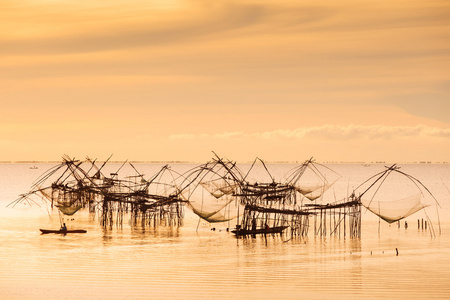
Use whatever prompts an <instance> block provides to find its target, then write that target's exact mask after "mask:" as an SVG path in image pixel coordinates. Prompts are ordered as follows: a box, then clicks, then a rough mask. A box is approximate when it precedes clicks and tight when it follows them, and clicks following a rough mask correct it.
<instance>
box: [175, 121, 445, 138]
mask: <svg viewBox="0 0 450 300" xmlns="http://www.w3.org/2000/svg"><path fill="white" fill-rule="evenodd" d="M418 137H433V138H449V137H450V128H438V127H429V126H424V125H417V126H384V125H372V126H364V125H353V124H352V125H348V126H341V125H330V124H327V125H323V126H316V127H301V128H296V129H293V130H289V129H278V130H273V131H266V132H257V133H245V132H242V131H238V132H223V133H216V134H205V133H203V134H197V135H196V134H174V135H170V136H169V139H170V140H180V139H198V138H200V139H204V138H207V139H211V138H213V139H235V138H259V139H266V140H267V139H302V138H311V139H326V140H355V139H370V140H372V139H383V140H390V139H399V138H418Z"/></svg>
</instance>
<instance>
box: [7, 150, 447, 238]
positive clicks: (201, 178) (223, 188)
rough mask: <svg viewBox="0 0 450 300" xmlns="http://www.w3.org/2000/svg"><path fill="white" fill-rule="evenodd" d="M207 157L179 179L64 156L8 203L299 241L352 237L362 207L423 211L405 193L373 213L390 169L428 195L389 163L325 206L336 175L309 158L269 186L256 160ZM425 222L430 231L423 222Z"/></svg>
mask: <svg viewBox="0 0 450 300" xmlns="http://www.w3.org/2000/svg"><path fill="white" fill-rule="evenodd" d="M214 155H215V157H214V158H213V159H212V161H209V162H207V163H205V164H201V165H198V166H195V167H194V168H192V169H191V170H189V171H187V172H185V173H184V174H179V173H177V172H175V171H173V170H172V169H171V168H170V167H169V166H168V165H165V166H163V167H161V169H160V170H159V171H158V172H156V174H154V175H153V176H151V177H150V178H148V179H146V178H145V177H144V175H143V174H141V173H140V172H139V171H138V170H137V169H136V168H135V166H134V165H133V164H131V163H129V162H127V161H125V162H124V163H123V164H122V165H121V166H120V168H118V170H116V171H115V172H111V173H109V175H108V176H107V175H105V174H104V173H105V172H104V169H105V168H104V167H105V165H106V164H107V163H108V161H109V160H110V158H111V157H109V158H108V159H107V160H106V161H105V162H103V163H102V164H101V165H100V164H98V163H96V160H91V159H89V158H87V159H86V160H85V161H79V160H75V159H72V158H70V157H69V156H67V155H65V156H64V157H63V161H62V163H61V164H59V165H57V166H55V167H53V168H51V169H50V170H48V171H47V172H46V173H44V174H43V175H41V177H40V178H38V179H37V181H36V182H35V183H34V184H33V185H32V189H31V191H30V192H28V193H26V194H22V195H20V197H19V198H18V199H17V200H16V201H14V202H13V203H11V204H12V205H16V204H17V203H19V202H23V201H27V202H34V200H33V199H32V196H34V195H38V194H39V195H40V196H41V197H42V198H43V199H45V200H46V201H48V202H50V205H51V207H52V208H53V207H56V208H57V209H58V210H59V211H60V212H61V213H62V214H63V215H69V216H70V215H73V214H75V213H76V212H77V211H78V210H80V209H88V210H89V212H90V213H91V214H92V216H93V218H95V217H97V218H98V221H99V223H100V225H101V226H103V227H112V226H113V225H116V226H122V225H123V222H124V221H126V217H127V216H128V217H129V219H128V220H129V224H130V225H131V226H142V227H158V226H174V227H178V226H182V225H183V217H184V206H187V207H188V208H189V209H191V210H192V211H193V212H194V213H195V214H197V215H198V216H199V223H200V218H201V219H203V220H206V221H207V222H210V223H215V222H228V223H230V222H235V224H236V226H235V229H234V230H232V232H233V233H235V234H236V236H255V235H256V234H264V235H267V234H286V235H290V236H291V237H299V238H304V237H307V236H308V234H309V233H310V232H312V233H313V234H314V235H315V236H319V237H326V236H336V237H344V238H346V237H349V238H352V239H359V238H361V230H362V228H361V227H362V226H361V215H362V214H361V207H362V206H365V207H366V208H368V209H369V210H370V211H372V212H373V213H375V214H377V215H378V216H379V217H380V218H382V219H383V220H385V221H387V222H389V223H391V222H394V221H398V220H400V219H402V218H404V217H406V216H408V215H410V214H412V213H414V212H415V211H418V210H420V209H422V208H424V207H425V205H423V204H422V203H421V202H420V197H418V196H415V195H413V196H410V197H407V198H404V199H400V200H399V201H400V202H399V203H401V204H402V205H404V211H405V213H403V214H399V215H393V214H392V212H391V211H389V208H386V207H384V206H383V209H381V204H380V203H381V202H376V201H374V197H375V195H376V194H377V193H378V192H379V190H380V184H382V183H384V181H385V180H386V178H387V177H388V176H389V174H391V173H392V172H395V173H398V174H401V175H403V176H405V177H406V178H407V179H409V180H411V181H412V182H413V183H414V184H415V186H416V187H418V188H422V189H424V190H425V191H426V192H428V193H429V194H431V193H430V192H429V190H428V189H427V188H426V187H425V186H423V184H422V183H421V182H420V181H418V180H417V179H415V178H413V177H412V176H410V175H408V174H406V173H404V172H402V171H400V170H399V167H398V166H396V165H395V164H394V165H392V166H390V167H386V170H385V171H384V172H380V173H378V174H376V175H374V176H372V177H371V178H369V179H368V180H366V181H365V182H363V183H362V184H361V185H360V186H358V187H357V188H356V189H355V190H354V191H353V192H352V194H351V195H350V196H348V197H346V198H344V199H341V200H338V201H336V200H334V201H332V202H327V201H325V200H324V198H323V195H324V193H325V192H326V191H327V190H328V189H329V188H330V187H331V186H332V185H333V184H334V183H335V182H336V181H337V180H338V179H339V178H340V175H339V174H337V173H336V172H334V171H333V170H331V169H330V168H328V167H326V166H324V165H321V164H318V163H316V162H315V161H314V160H313V159H312V158H311V159H309V160H307V161H305V162H304V163H302V164H300V165H298V166H296V167H295V168H293V169H292V170H291V171H290V172H289V173H288V174H285V177H284V179H283V180H280V181H277V180H275V178H274V176H273V175H272V174H271V173H270V172H269V169H268V168H267V166H266V165H265V163H264V161H263V160H261V159H259V158H256V159H255V160H254V162H253V163H252V164H251V166H250V168H249V170H248V171H247V172H243V171H242V170H241V169H240V168H239V167H238V166H237V163H236V162H233V161H230V160H228V159H224V158H220V157H219V156H218V155H217V154H215V153H214ZM125 165H128V166H129V167H131V168H132V169H133V170H134V172H133V175H131V176H126V177H121V175H120V174H121V172H120V171H121V170H122V168H123V167H124V166H125ZM257 167H259V168H260V169H261V170H262V172H265V173H266V175H267V176H266V177H267V178H268V179H267V180H255V179H254V178H252V176H250V175H251V173H252V172H254V170H255V169H256V168H257ZM261 170H260V171H261ZM258 174H261V172H260V173H258ZM55 178H56V179H55ZM49 181H51V183H50V184H48V182H49ZM369 194H371V195H372V196H371V198H370V199H369V201H367V200H366V199H365V198H364V197H367V196H368V195H369ZM422 194H423V192H422ZM433 199H434V200H436V199H435V198H434V196H433ZM374 203H376V205H374ZM436 203H437V200H436ZM11 204H10V205H11ZM397 211H398V210H396V211H394V212H397ZM427 218H428V216H427ZM428 224H429V226H430V228H431V232H432V234H434V229H433V225H432V223H431V220H429V219H428ZM419 226H420V224H419ZM197 229H198V226H197ZM439 230H440V227H439Z"/></svg>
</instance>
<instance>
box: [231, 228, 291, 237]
mask: <svg viewBox="0 0 450 300" xmlns="http://www.w3.org/2000/svg"><path fill="white" fill-rule="evenodd" d="M286 228H288V226H277V227H269V228H261V229H253V230H252V229H235V230H231V232H232V233H234V234H235V235H237V236H242V235H254V234H269V233H282V232H283V230H285V229H286Z"/></svg>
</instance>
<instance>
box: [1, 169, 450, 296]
mask: <svg viewBox="0 0 450 300" xmlns="http://www.w3.org/2000/svg"><path fill="white" fill-rule="evenodd" d="M31 166H32V165H30V164H0V253H1V255H0V298H1V299H86V298H89V299H123V298H130V299H158V298H160V299H199V298H216V299H230V298H235V299H300V298H306V299H311V298H321V299H336V298H337V299H349V298H353V299H359V298H363V297H364V298H401V299H405V298H408V299H423V298H427V299H428V298H450V285H449V282H450V222H449V216H450V213H449V211H450V192H449V191H448V188H450V165H431V164H427V165H405V166H402V170H403V171H404V172H407V173H408V174H411V175H413V176H414V177H416V178H418V179H420V180H421V181H422V182H423V183H424V184H425V185H426V186H427V187H428V188H429V189H430V191H431V192H432V193H433V194H434V195H435V197H436V198H437V199H438V201H439V202H440V204H441V209H440V210H439V219H440V230H441V234H439V233H438V231H439V222H438V221H437V214H436V209H435V208H433V207H429V208H427V213H428V215H429V217H430V218H431V219H432V221H433V226H434V229H435V232H436V233H437V235H436V236H435V237H432V235H431V232H430V228H428V229H427V230H422V229H418V228H417V219H421V218H424V215H423V213H422V212H420V213H417V214H415V215H413V216H410V217H408V218H407V219H406V221H408V224H409V227H408V228H407V229H405V228H404V222H402V223H401V226H400V228H399V227H398V225H397V224H392V225H388V224H387V223H385V222H383V221H382V222H379V221H378V219H377V218H375V217H374V216H373V215H372V214H371V213H370V212H367V213H364V214H363V216H362V218H363V224H362V228H363V232H362V238H361V239H349V238H343V237H341V238H339V237H334V236H333V237H330V236H327V237H316V236H314V234H313V233H312V232H311V231H310V233H309V236H308V237H307V238H295V239H290V237H288V236H279V235H277V236H268V237H267V238H264V237H257V238H245V239H242V238H241V239H236V238H235V237H234V236H233V235H232V234H231V233H229V232H227V231H226V230H225V228H226V227H227V226H234V225H235V224H231V225H230V224H223V225H214V226H216V227H217V230H216V231H211V230H210V229H211V226H210V225H209V224H206V223H204V222H200V226H199V228H198V231H197V230H196V229H197V225H198V218H197V217H196V216H194V215H193V214H192V213H190V212H189V211H188V210H186V213H185V225H184V226H183V227H180V228H167V227H159V228H157V229H154V228H146V229H143V228H142V227H138V228H135V227H131V226H130V225H128V224H124V225H123V227H122V228H116V227H114V228H112V229H103V228H102V227H100V226H99V225H98V221H97V220H92V218H91V217H90V216H89V215H88V214H87V213H85V212H81V213H77V214H76V215H75V216H74V220H68V221H67V223H68V225H69V227H72V228H74V227H75V228H83V229H87V231H88V232H87V233H86V234H72V235H67V236H60V235H41V234H40V233H39V228H59V226H60V221H59V218H58V214H57V213H56V212H50V214H49V213H48V212H47V207H46V206H45V205H43V206H41V207H38V206H37V205H33V206H29V205H24V204H21V205H18V206H16V207H14V208H11V207H6V205H7V204H8V203H10V202H12V201H13V200H15V199H16V198H17V197H18V195H19V194H21V193H24V192H27V191H28V190H29V188H30V186H31V184H32V182H33V181H34V180H35V179H36V178H37V177H38V176H39V175H40V174H42V173H43V172H44V171H45V170H47V169H48V168H50V167H51V166H52V165H49V164H37V165H36V166H37V167H38V169H30V167H31ZM118 167H120V165H115V166H114V165H112V166H111V170H113V169H114V168H118ZM136 167H137V168H138V169H139V170H140V171H142V172H143V173H145V174H147V175H148V176H150V175H152V174H154V173H155V172H156V171H157V170H158V169H159V168H160V167H161V165H156V164H136ZM190 167H192V165H176V164H175V165H173V166H172V168H173V169H175V170H179V171H180V172H183V171H184V170H187V169H189V168H190ZM244 167H245V166H244ZM291 167H293V165H283V164H279V165H278V164H277V165H269V169H270V170H271V173H272V175H274V176H275V177H276V178H279V176H281V175H282V174H284V173H285V172H286V170H289V169H290V168H291ZM331 167H332V168H333V169H334V170H335V171H337V172H338V173H340V174H341V175H342V176H343V177H342V178H341V179H340V181H339V182H337V183H336V184H335V187H334V189H333V190H330V191H329V192H328V194H330V195H332V196H331V197H336V198H337V199H339V198H340V197H341V196H344V195H345V194H346V193H347V191H348V190H349V189H350V190H351V188H352V187H355V186H357V185H358V184H359V183H361V182H362V181H364V180H365V179H367V178H368V177H370V176H371V175H374V174H375V173H377V172H379V171H382V170H383V168H384V167H383V166H382V165H371V166H369V167H367V166H363V165H332V166H331ZM396 248H397V249H398V251H399V255H398V256H397V255H396Z"/></svg>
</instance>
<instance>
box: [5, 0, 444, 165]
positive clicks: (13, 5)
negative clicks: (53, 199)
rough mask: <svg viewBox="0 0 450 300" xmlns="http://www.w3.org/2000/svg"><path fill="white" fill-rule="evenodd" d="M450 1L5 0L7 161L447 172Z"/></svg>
mask: <svg viewBox="0 0 450 300" xmlns="http://www.w3.org/2000/svg"><path fill="white" fill-rule="evenodd" d="M449 16H450V2H449V1H446V0H445V1H436V0H430V1H421V0H420V1H414V0H411V1H401V0H390V1H382V0H377V1H364V0H363V1H361V0H358V1H349V0H343V1H263V0H260V1H220V0H218V1H184V0H173V1H170V0H165V1H151V0H146V1H144V0H141V1H138V0H126V1H125V0H109V1H97V0H91V1H65V0H58V1H57V0H47V1H45V0H41V1H39V0H21V1H17V0H0V32H1V34H0V55H1V60H0V99H1V109H0V149H1V151H0V161H10V160H13V161H14V160H59V159H60V157H61V156H62V155H63V154H64V153H67V154H69V155H70V156H75V157H77V158H81V159H83V158H85V157H86V156H90V157H92V158H98V159H106V158H107V157H108V156H109V155H110V154H114V156H113V158H114V159H116V160H123V159H130V160H145V161H153V160H189V161H202V162H203V161H206V160H209V159H210V158H211V157H212V153H211V151H212V150H214V151H215V152H217V153H219V154H220V155H221V156H225V157H227V158H229V159H231V160H237V161H248V160H253V158H254V157H256V156H258V157H260V158H263V159H265V160H267V161H295V160H298V161H302V160H305V159H308V158H310V157H311V156H313V157H315V158H316V159H317V160H318V161H368V162H370V161H380V160H381V161H392V162H414V161H422V160H427V161H434V162H439V161H450V18H449Z"/></svg>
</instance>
